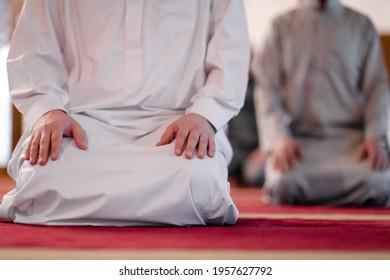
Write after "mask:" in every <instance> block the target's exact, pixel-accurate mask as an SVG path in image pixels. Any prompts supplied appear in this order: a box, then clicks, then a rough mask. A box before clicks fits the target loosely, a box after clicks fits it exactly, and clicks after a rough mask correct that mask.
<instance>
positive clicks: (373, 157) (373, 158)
mask: <svg viewBox="0 0 390 280" xmlns="http://www.w3.org/2000/svg"><path fill="white" fill-rule="evenodd" d="M368 160H369V162H370V163H371V167H372V168H374V169H376V168H377V165H378V151H376V150H374V149H369V150H368Z"/></svg>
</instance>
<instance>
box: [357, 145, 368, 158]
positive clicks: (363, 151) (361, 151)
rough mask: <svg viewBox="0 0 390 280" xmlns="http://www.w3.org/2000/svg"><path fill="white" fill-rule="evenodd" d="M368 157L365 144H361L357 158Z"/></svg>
mask: <svg viewBox="0 0 390 280" xmlns="http://www.w3.org/2000/svg"><path fill="white" fill-rule="evenodd" d="M365 157H366V149H365V146H361V147H360V148H359V149H358V151H357V159H358V160H363V159H364V158H365Z"/></svg>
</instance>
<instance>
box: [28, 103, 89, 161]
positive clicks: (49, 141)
mask: <svg viewBox="0 0 390 280" xmlns="http://www.w3.org/2000/svg"><path fill="white" fill-rule="evenodd" d="M64 136H65V137H71V138H73V140H74V141H75V143H76V146H77V147H78V148H80V149H82V150H85V149H87V144H86V136H85V134H84V131H83V130H82V128H81V126H80V124H79V123H78V122H76V121H75V120H74V119H73V118H71V117H70V116H69V115H67V114H66V113H65V112H63V111H61V110H52V111H49V112H47V113H45V114H44V115H42V116H41V117H40V118H39V119H38V120H37V122H36V123H35V124H34V127H33V129H32V132H31V137H30V141H29V143H28V145H27V150H26V153H25V155H24V158H25V160H27V161H29V162H30V164H31V165H35V164H37V163H38V164H39V165H45V164H46V163H47V161H48V160H49V158H50V159H51V160H56V159H57V158H58V155H59V152H60V147H61V143H62V138H63V137H64Z"/></svg>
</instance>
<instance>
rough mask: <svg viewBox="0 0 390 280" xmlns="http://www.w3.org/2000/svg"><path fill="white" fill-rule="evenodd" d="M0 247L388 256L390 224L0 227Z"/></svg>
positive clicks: (300, 222) (257, 222) (302, 222)
mask: <svg viewBox="0 0 390 280" xmlns="http://www.w3.org/2000/svg"><path fill="white" fill-rule="evenodd" d="M0 232H1V235H2V237H1V238H0V247H3V248H4V247H13V248H15V247H22V248H25V247H30V248H31V247H35V248H62V249H69V248H72V249H75V248H82V249H86V248H88V249H120V250H126V249H180V250H183V249H187V250H188V249H189V250H194V249H196V250H204V249H207V250H210V249H212V250H237V249H239V250H325V249H326V250H336V251H337V250H348V251H351V250H352V251H353V250H360V251H361V250H369V251H373V250H384V251H386V250H387V251H388V250H390V221H379V222H367V221H359V222H356V221H322V220H310V221H308V220H296V219H294V220H292V219H287V220H279V219H277V220H275V219H240V221H239V222H238V224H237V225H235V226H228V227H192V228H172V227H171V228H169V227H167V228H142V227H140V228H112V227H108V228H107V227H100V228H96V227H47V226H28V225H15V224H9V223H0Z"/></svg>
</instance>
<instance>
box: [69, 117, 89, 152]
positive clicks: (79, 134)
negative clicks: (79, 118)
mask: <svg viewBox="0 0 390 280" xmlns="http://www.w3.org/2000/svg"><path fill="white" fill-rule="evenodd" d="M72 130H73V140H74V142H75V143H76V146H77V147H78V148H79V149H81V150H85V149H87V141H86V136H85V132H84V130H83V129H82V128H81V125H79V124H78V123H77V122H74V123H73V124H72Z"/></svg>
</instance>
